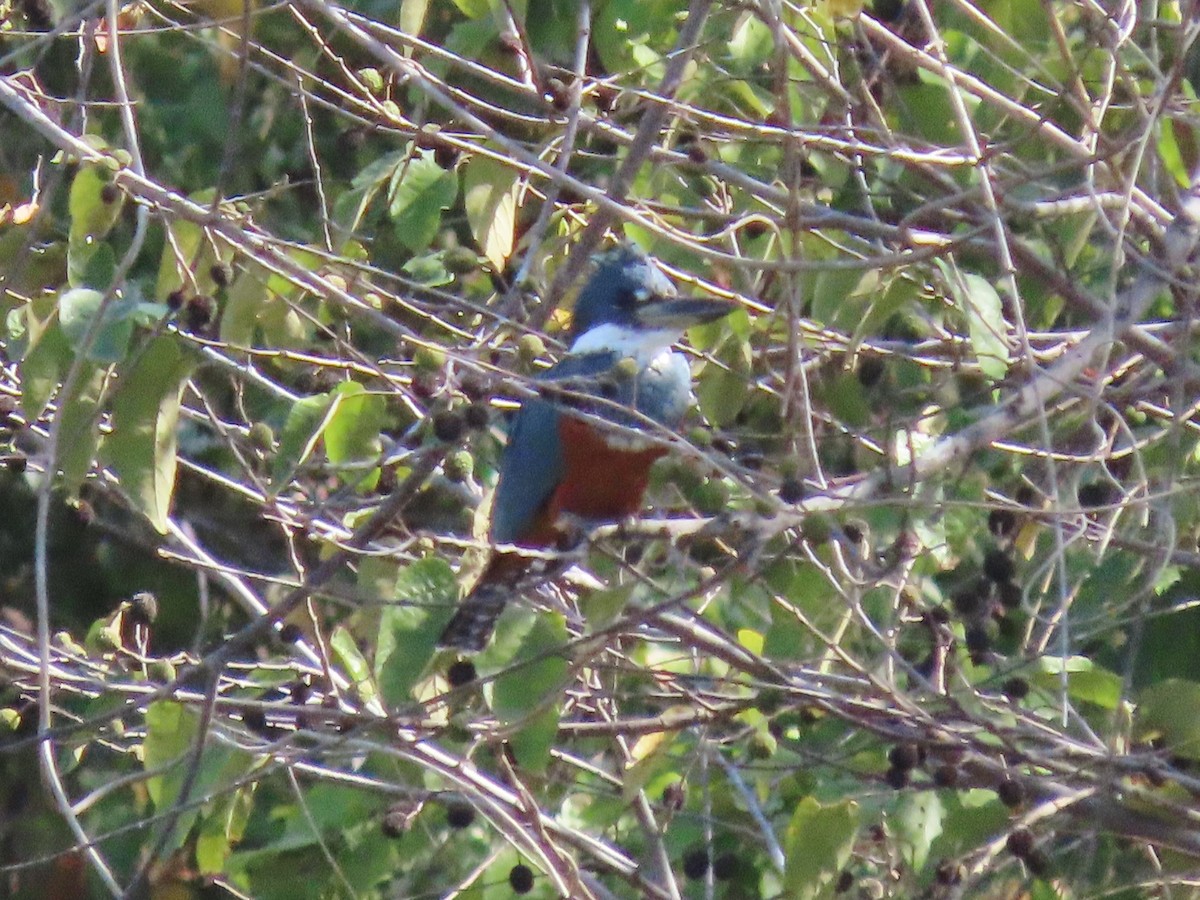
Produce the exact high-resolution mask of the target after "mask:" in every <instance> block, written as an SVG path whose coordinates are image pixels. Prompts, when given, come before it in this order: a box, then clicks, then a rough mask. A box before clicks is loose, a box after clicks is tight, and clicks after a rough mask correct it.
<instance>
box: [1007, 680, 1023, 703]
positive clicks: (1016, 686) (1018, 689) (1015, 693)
mask: <svg viewBox="0 0 1200 900" xmlns="http://www.w3.org/2000/svg"><path fill="white" fill-rule="evenodd" d="M1001 690H1003V691H1004V696H1005V697H1007V698H1008V699H1009V700H1016V701H1018V702H1020V701H1021V700H1024V699H1025V698H1026V697H1028V696H1029V682H1028V681H1026V680H1025V679H1024V678H1010V679H1008V681H1006V682H1004V686H1003V687H1002V688H1001Z"/></svg>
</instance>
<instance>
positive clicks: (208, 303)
mask: <svg viewBox="0 0 1200 900" xmlns="http://www.w3.org/2000/svg"><path fill="white" fill-rule="evenodd" d="M216 312H217V302H216V301H215V300H213V298H212V297H209V296H207V295H205V294H197V295H196V296H195V297H192V298H191V299H190V300H188V302H187V303H186V304H185V306H184V311H183V322H184V324H185V325H186V326H187V327H188V329H189V330H190V331H202V330H203V329H205V328H207V327H208V326H209V324H211V322H212V320H213V316H215V315H216Z"/></svg>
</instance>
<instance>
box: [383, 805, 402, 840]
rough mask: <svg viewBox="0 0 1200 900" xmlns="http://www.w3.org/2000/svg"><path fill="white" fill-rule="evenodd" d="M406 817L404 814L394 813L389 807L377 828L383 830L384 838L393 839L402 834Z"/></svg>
mask: <svg viewBox="0 0 1200 900" xmlns="http://www.w3.org/2000/svg"><path fill="white" fill-rule="evenodd" d="M405 825H406V818H405V817H404V816H399V815H394V814H393V813H392V811H391V810H390V809H389V810H388V811H387V812H386V813H385V814H384V816H383V822H381V823H380V825H379V830H380V831H382V832H383V836H384V837H385V838H391V839H392V840H395V839H396V838H398V837H401V836H403V834H404V832H405V830H406V828H405Z"/></svg>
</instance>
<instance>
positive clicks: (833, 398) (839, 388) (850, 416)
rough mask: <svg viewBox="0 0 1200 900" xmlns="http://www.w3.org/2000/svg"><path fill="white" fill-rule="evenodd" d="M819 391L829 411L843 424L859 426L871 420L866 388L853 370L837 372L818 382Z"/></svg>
mask: <svg viewBox="0 0 1200 900" xmlns="http://www.w3.org/2000/svg"><path fill="white" fill-rule="evenodd" d="M819 393H820V396H821V399H822V400H823V401H824V402H825V404H826V405H827V406H828V407H829V411H830V412H832V413H833V414H834V415H835V416H837V418H838V420H839V421H841V422H842V423H843V424H845V425H849V426H857V427H861V426H864V425H866V424H867V423H868V422H870V421H871V407H870V405H869V404H868V403H867V394H866V389H865V388H863V386H862V382H861V381H859V380H858V376H857V375H855V374H854V373H853V372H845V371H843V372H838V373H837V375H836V376H835V377H834V378H832V379H830V380H829V381H827V382H822V383H821V384H820V387H819Z"/></svg>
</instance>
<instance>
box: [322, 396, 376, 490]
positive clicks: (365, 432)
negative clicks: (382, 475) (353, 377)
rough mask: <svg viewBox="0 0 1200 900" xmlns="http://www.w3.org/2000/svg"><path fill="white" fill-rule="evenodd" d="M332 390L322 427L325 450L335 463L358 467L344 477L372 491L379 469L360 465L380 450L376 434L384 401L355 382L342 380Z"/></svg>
mask: <svg viewBox="0 0 1200 900" xmlns="http://www.w3.org/2000/svg"><path fill="white" fill-rule="evenodd" d="M333 393H334V395H335V397H336V398H337V402H336V403H335V404H334V406H333V407H332V409H331V414H330V416H329V417H328V421H327V423H326V426H325V434H324V437H325V453H326V455H327V456H328V457H329V461H330V462H331V463H332V464H333V465H335V466H358V468H357V469H354V470H351V471H350V472H349V473H347V474H348V480H349V481H350V483H352V484H354V485H355V487H357V488H358V489H360V490H373V489H374V488H375V485H376V484H378V483H379V468H378V467H377V466H375V467H371V468H366V467H365V465H364V464H368V463H374V462H376V461H377V460H378V458H379V454H380V452H381V451H382V449H383V445H382V443H381V441H380V438H379V433H380V431H381V429H382V428H383V426H384V417H385V413H386V402H385V401H384V398H383V397H382V395H380V394H374V393H369V392H368V391H367V389H366V388H365V387H363V386H362V385H361V384H359V383H358V382H355V381H343V382H342V383H341V384H339V385H338V386H337V387H336V388H335V389H334V391H333Z"/></svg>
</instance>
